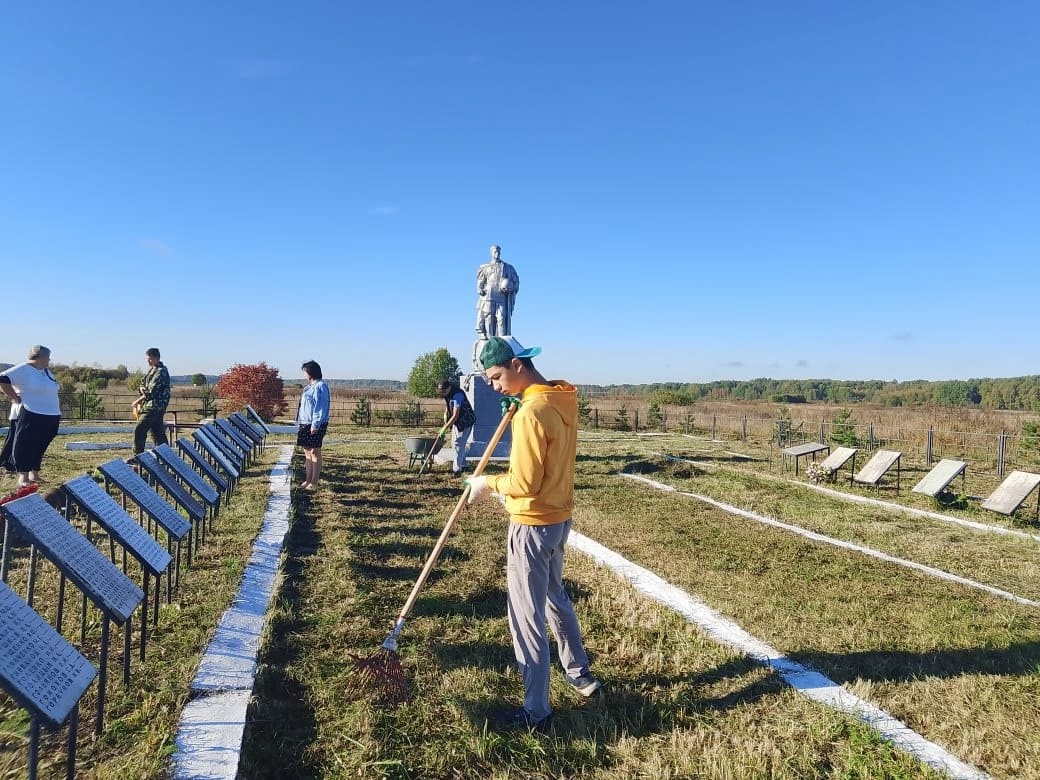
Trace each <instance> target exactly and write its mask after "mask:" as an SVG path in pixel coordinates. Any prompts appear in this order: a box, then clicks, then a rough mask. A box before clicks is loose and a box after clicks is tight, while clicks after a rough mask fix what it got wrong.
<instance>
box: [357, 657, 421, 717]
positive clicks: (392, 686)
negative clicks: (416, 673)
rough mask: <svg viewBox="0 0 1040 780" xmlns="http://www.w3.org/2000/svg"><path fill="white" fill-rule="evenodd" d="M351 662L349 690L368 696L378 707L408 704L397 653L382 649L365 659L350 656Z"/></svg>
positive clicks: (404, 681)
mask: <svg viewBox="0 0 1040 780" xmlns="http://www.w3.org/2000/svg"><path fill="white" fill-rule="evenodd" d="M350 657H351V660H352V661H353V662H354V673H353V676H352V679H351V687H352V688H353V689H354V690H355V691H358V692H359V693H367V694H369V695H371V696H372V697H373V698H374V699H375V701H376V703H377V704H382V705H384V706H387V707H396V706H397V705H398V704H401V703H403V702H406V701H408V696H409V694H410V692H411V691H410V687H409V685H408V679H407V678H406V677H405V676H404V667H403V666H401V661H400V659H399V658H398V657H397V652H396V651H394V650H391V649H388V648H387V647H381V648H380V649H379V650H377V651H376V652H374V653H373V654H372V655H370V656H368V657H367V658H362V657H361V656H359V655H354V654H353V653H351V654H350Z"/></svg>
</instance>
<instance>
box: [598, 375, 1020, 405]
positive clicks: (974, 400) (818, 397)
mask: <svg viewBox="0 0 1040 780" xmlns="http://www.w3.org/2000/svg"><path fill="white" fill-rule="evenodd" d="M578 389H579V391H580V392H581V393H582V394H584V395H588V396H595V397H600V398H602V397H629V398H631V397H645V398H647V399H648V400H653V401H656V402H658V403H660V404H675V405H680V406H684V405H689V404H692V403H695V402H697V401H701V400H712V401H771V402H774V403H783V404H802V403H812V402H818V403H819V402H829V403H836V404H854V403H870V404H879V405H883V406H929V405H935V406H966V407H979V408H983V409H1008V410H1013V411H1026V412H1040V376H1022V377H1013V378H1011V379H967V380H945V381H939V382H928V381H925V380H923V379H917V380H912V381H909V382H884V381H881V380H869V381H844V380H835V379H751V380H748V381H736V380H723V381H718V382H705V383H691V384H686V383H681V382H660V383H656V384H647V385H606V386H602V385H580V386H579V387H578Z"/></svg>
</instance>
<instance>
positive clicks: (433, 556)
mask: <svg viewBox="0 0 1040 780" xmlns="http://www.w3.org/2000/svg"><path fill="white" fill-rule="evenodd" d="M518 406H519V404H517V403H510V404H509V410H508V411H507V412H506V413H505V414H504V415H503V416H502V422H500V423H499V424H498V428H496V429H495V433H494V435H492V437H491V441H489V442H488V445H487V447H485V448H484V454H483V455H481V456H480V461H479V462H478V463H477V467H476V468H475V469H473V476H474V477H479V476H480V475H481V474H482V473H483V472H484V468H485V467H486V466H487V464H488V461H489V460H491V453H492V452H494V451H495V447H497V446H498V442H499V441H500V440H501V439H502V435H503V434H504V433H505V432H506V428H508V427H509V423H511V422H512V421H513V415H514V414H516V410H517V408H518ZM469 493H470V486H469V485H466V487H465V488H464V489H463V491H462V495H461V496H459V502H458V503H457V504H456V505H455V511H453V512H452V513H451V516H450V517H449V518H448V522H447V523H445V525H444V530H443V531H441V535H440V538H439V539H437V544H435V545H434V546H433V550H432V551H431V552H430V557H429V558H427V559H426V565H425V566H423V570H422V572H420V574H419V579H417V580H416V581H415V585H413V586H412V592H411V593H410V594H409V596H408V600H407V601H406V602H405V603H404V607H403V608H402V609H401V614H400V615H398V616H397V624H398V625H401V623H402V622H403V621H404V619H405V618H406V617H407V616H408V613H409V612H411V611H412V607H413V606H415V601H416V599H418V598H419V591H420V590H422V587H423V585H425V584H426V580H427V579H428V578H429V576H430V572H431V571H433V567H434V565H435V564H436V563H437V559H438V558H439V557H440V555H441V551H442V550H443V549H444V545H445V544H446V543H447V541H448V536H449V535H450V534H451V529H452V528H454V527H455V521H456V520H458V518H459V515H461V514H462V510H463V509H464V508H465V506H466V502H467V501H468V500H469Z"/></svg>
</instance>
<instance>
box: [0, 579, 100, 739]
mask: <svg viewBox="0 0 1040 780" xmlns="http://www.w3.org/2000/svg"><path fill="white" fill-rule="evenodd" d="M95 677H97V669H95V668H94V665H93V664H91V663H90V661H88V660H87V659H86V658H84V657H83V655H82V654H81V653H80V652H79V650H77V649H76V648H75V647H73V646H72V645H71V644H69V642H68V641H67V640H66V639H65V637H63V636H62V635H61V634H59V633H58V632H57V631H56V630H55V629H54V628H53V627H52V626H51V625H50V623H48V622H47V621H46V620H44V619H43V618H42V617H40V616H39V615H38V614H37V613H36V612H35V611H34V610H33V608H32V607H30V606H29V605H28V604H26V603H25V602H24V601H22V599H21V598H20V597H19V596H18V594H17V593H15V592H14V591H13V590H11V588H10V587H8V586H7V585H6V584H5V583H2V582H0V681H2V682H3V688H4V690H5V691H6V692H7V693H8V694H9V695H10V696H11V697H12V698H13V699H14V700H15V701H16V702H18V705H19V706H20V707H24V708H25V709H27V710H29V711H31V712H34V713H37V714H39V715H40V716H41V717H42V718H43V719H44V720H46V721H47V722H48V723H49V724H50V725H51V726H54V727H57V726H60V725H61V724H62V723H64V722H65V720H66V719H67V718H68V717H69V713H71V712H72V710H73V709H75V707H76V705H77V704H78V703H79V700H80V698H81V697H82V696H83V694H84V693H85V692H86V690H87V688H89V687H90V684H91V683H92V682H93V681H94V678H95Z"/></svg>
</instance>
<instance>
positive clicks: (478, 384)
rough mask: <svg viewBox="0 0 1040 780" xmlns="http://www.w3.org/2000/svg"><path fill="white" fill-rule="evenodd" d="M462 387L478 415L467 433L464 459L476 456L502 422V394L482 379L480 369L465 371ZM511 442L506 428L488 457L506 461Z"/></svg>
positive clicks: (485, 446)
mask: <svg viewBox="0 0 1040 780" xmlns="http://www.w3.org/2000/svg"><path fill="white" fill-rule="evenodd" d="M462 389H463V391H465V393H466V397H467V398H468V399H469V402H470V405H471V406H472V407H473V412H474V414H476V416H477V422H476V423H475V424H474V426H473V433H472V435H471V436H470V440H469V447H468V448H467V452H468V454H467V456H466V457H467V458H470V459H479V458H480V457H481V456H482V455H483V454H484V450H485V449H487V445H488V442H490V441H491V437H492V436H494V435H495V431H496V430H497V429H498V424H499V423H500V422H502V399H503V398H504V397H505V396H503V395H502V394H501V393H499V392H496V391H495V389H494V388H492V387H491V385H490V384H488V381H487V379H485V378H484V373H483V372H476V371H474V372H472V373H470V374H468V375H467V376H466V377H465V379H464V380H463V383H462ZM512 443H513V437H512V430H511V429H509V428H507V429H506V430H505V432H504V433H503V434H502V438H501V439H500V440H499V442H498V446H497V447H495V451H494V452H492V453H491V458H492V459H493V460H494V459H497V460H503V459H504V460H508V459H509V449H510V445H512Z"/></svg>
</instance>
